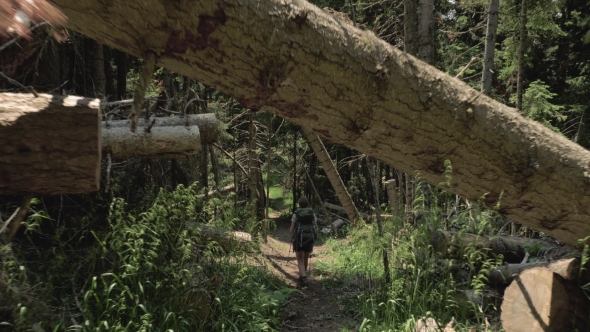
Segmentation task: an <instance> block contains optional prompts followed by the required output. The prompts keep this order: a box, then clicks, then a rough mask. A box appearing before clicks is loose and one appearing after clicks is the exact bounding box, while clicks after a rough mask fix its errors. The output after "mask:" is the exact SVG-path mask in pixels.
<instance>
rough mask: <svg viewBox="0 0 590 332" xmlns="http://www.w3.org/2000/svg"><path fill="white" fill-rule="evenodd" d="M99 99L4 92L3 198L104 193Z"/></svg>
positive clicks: (0, 109)
mask: <svg viewBox="0 0 590 332" xmlns="http://www.w3.org/2000/svg"><path fill="white" fill-rule="evenodd" d="M100 116H101V115H100V101H99V100H98V99H93V98H83V97H74V96H56V95H48V94H38V97H35V95H33V94H28V93H25V94H23V93H0V195H17V194H18V195H20V194H39V195H57V194H78V193H88V192H93V191H97V190H98V189H99V178H100V160H101V148H100V146H101V125H100Z"/></svg>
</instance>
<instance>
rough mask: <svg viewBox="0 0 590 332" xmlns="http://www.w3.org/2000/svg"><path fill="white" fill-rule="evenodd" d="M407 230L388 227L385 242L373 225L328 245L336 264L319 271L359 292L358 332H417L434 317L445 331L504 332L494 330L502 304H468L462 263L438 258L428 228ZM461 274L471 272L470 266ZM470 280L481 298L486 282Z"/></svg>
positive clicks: (351, 307)
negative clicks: (388, 280)
mask: <svg viewBox="0 0 590 332" xmlns="http://www.w3.org/2000/svg"><path fill="white" fill-rule="evenodd" d="M402 224H403V223H402V222H401V221H399V220H397V221H396V220H389V221H387V222H385V223H384V233H385V234H384V236H383V237H379V236H378V233H377V227H376V225H368V226H366V227H364V228H362V229H360V230H353V231H351V233H350V234H349V237H348V239H347V240H346V241H341V240H334V239H331V240H328V244H329V246H330V247H331V248H332V250H331V252H329V253H327V254H328V255H331V256H333V259H331V260H325V261H324V263H322V264H319V263H318V264H317V265H316V269H317V270H319V273H320V274H321V275H323V276H326V277H328V278H333V279H334V280H335V281H337V282H339V283H341V284H343V285H347V286H348V287H351V286H352V287H356V289H357V290H358V294H357V295H356V296H354V297H352V298H351V299H349V301H348V303H347V304H346V307H347V309H346V310H348V312H349V315H350V316H353V317H356V320H357V321H358V322H359V324H360V326H359V327H358V328H355V330H358V331H408V332H409V331H412V332H414V331H416V324H417V322H418V321H419V320H420V318H422V317H432V318H434V319H435V320H436V321H437V322H439V323H440V324H441V325H442V326H445V325H446V324H447V323H449V322H451V321H453V322H454V324H453V328H454V329H455V331H470V329H472V328H475V329H476V330H477V331H488V330H492V329H493V330H498V329H497V328H494V327H493V325H494V324H493V323H494V322H496V323H497V311H496V307H495V305H496V304H495V303H485V301H484V303H479V304H478V303H475V302H472V301H470V300H469V299H468V298H466V297H465V296H464V295H463V294H462V293H461V292H460V291H458V290H457V289H458V288H460V286H464V285H461V283H463V280H460V277H459V276H458V275H457V273H456V271H457V263H456V262H454V261H452V260H443V259H441V258H440V257H439V255H437V254H436V253H433V252H432V250H431V249H430V247H429V244H428V231H427V229H426V227H423V228H421V227H418V228H413V229H410V228H402V226H401V225H402ZM383 249H385V250H386V251H387V253H388V258H389V264H390V274H391V283H390V284H386V283H385V276H384V270H383ZM479 265H480V266H481V264H479ZM460 270H463V271H464V272H467V273H468V272H469V271H470V269H469V266H467V265H465V266H460ZM468 278H470V279H471V282H470V283H467V287H468V288H469V286H471V287H470V288H471V289H470V290H469V291H471V292H473V293H476V294H478V292H479V293H481V291H482V289H481V283H478V282H477V280H478V278H481V276H480V275H478V274H477V273H474V274H472V275H470V274H468ZM474 281H475V282H474ZM489 322H492V324H491V325H490V323H489ZM495 325H496V326H498V324H495ZM351 331H352V330H351ZM471 331H473V330H471Z"/></svg>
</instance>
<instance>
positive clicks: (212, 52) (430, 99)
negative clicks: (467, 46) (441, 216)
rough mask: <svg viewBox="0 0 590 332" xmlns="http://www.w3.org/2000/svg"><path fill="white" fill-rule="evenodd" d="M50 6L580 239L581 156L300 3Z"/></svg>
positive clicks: (71, 20) (364, 149)
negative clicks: (449, 176)
mask: <svg viewBox="0 0 590 332" xmlns="http://www.w3.org/2000/svg"><path fill="white" fill-rule="evenodd" d="M54 2H55V3H56V4H57V5H58V6H59V7H60V9H62V10H63V11H64V13H65V14H66V16H67V17H68V25H69V27H70V28H72V29H74V30H76V31H79V32H81V33H84V34H86V35H88V36H90V37H92V38H95V39H96V40H97V41H99V42H101V43H104V44H107V45H110V46H112V47H117V48H118V49H121V50H124V51H125V52H128V53H130V54H133V55H135V56H139V57H145V56H146V55H147V54H148V51H149V52H155V53H156V54H157V55H158V56H157V65H158V66H162V67H166V68H168V69H170V70H172V71H174V72H182V73H183V74H184V75H187V76H189V77H194V78H197V79H199V81H200V82H203V83H204V84H207V85H209V86H212V87H215V88H217V89H219V90H221V91H223V92H226V93H228V94H230V95H232V96H234V97H236V99H238V100H239V101H240V102H241V103H242V105H244V106H246V107H251V108H253V109H260V110H263V111H270V112H272V113H274V114H277V115H280V116H282V117H284V118H285V119H287V120H289V121H290V122H292V123H294V124H297V125H301V126H305V127H308V128H310V129H312V130H313V131H315V132H316V133H318V134H320V135H322V137H324V138H327V139H328V140H329V141H330V142H332V143H334V144H342V145H346V146H349V147H351V148H354V149H355V150H357V151H360V152H361V153H365V154H367V155H370V156H373V157H376V158H378V159H379V160H381V161H382V162H385V163H387V164H389V165H394V166H395V167H396V168H397V169H399V170H402V171H404V172H414V171H415V170H419V171H420V174H421V178H422V179H423V180H425V181H428V182H429V183H432V184H438V183H440V182H441V181H442V180H443V178H442V175H443V172H444V161H445V160H449V161H451V163H452V165H453V186H452V188H451V189H450V190H452V192H454V193H456V194H460V195H462V196H464V197H466V198H469V199H473V200H477V199H479V198H482V197H483V199H482V202H483V203H484V204H486V205H487V206H489V207H494V206H497V207H498V208H499V210H500V212H502V213H503V214H505V215H506V216H507V217H508V218H510V219H513V220H516V221H518V222H521V223H523V224H525V225H527V226H530V227H532V228H534V229H536V230H538V231H541V232H544V233H545V234H547V235H550V236H553V237H555V238H557V239H559V240H561V241H562V242H565V243H568V244H571V245H578V239H580V238H584V237H587V236H588V235H590V209H589V208H588V207H589V206H590V152H589V151H586V150H585V149H583V148H582V147H580V146H579V145H577V144H575V143H572V142H570V141H568V140H567V138H565V137H562V136H560V135H559V134H556V133H554V132H552V131H551V130H550V129H548V128H545V127H544V126H543V125H541V124H539V123H536V122H534V121H532V120H530V119H525V118H524V117H523V116H522V115H521V114H519V113H518V112H517V111H516V110H514V109H513V108H510V107H508V106H505V105H502V104H501V103H499V102H497V101H495V100H493V99H491V98H489V97H486V96H485V95H481V94H480V92H479V91H476V90H474V89H472V88H470V87H469V86H468V85H467V84H465V83H463V82H461V81H460V80H459V79H456V78H452V77H449V76H448V75H446V74H444V73H442V72H440V71H438V70H436V69H435V68H433V67H431V66H428V65H426V64H424V63H423V62H421V61H420V60H417V59H415V58H414V57H412V56H410V55H408V54H406V53H403V52H402V51H400V50H398V49H397V48H395V47H394V46H392V45H389V44H387V43H386V42H384V41H382V40H379V39H378V38H377V37H376V36H375V35H374V34H373V33H372V32H370V31H361V30H359V29H356V28H354V27H353V26H351V25H349V24H347V23H345V22H337V21H336V20H335V19H334V18H333V17H331V16H329V15H328V14H327V13H325V12H324V11H322V10H321V9H319V8H317V7H315V6H313V5H311V4H309V3H307V2H305V1H299V0H291V1H288V2H284V1H278V0H256V1H254V0H244V1H240V2H237V1H235V0H227V1H224V2H218V1H213V0H201V1H187V2H182V3H176V2H170V1H165V0H149V1H145V2H135V1H133V2H130V1H124V0H111V1H108V2H102V1H91V0H75V1H74V0H54ZM246 27H247V28H246ZM114 31H117V33H114ZM310 87H314V88H310ZM316 87H322V88H316Z"/></svg>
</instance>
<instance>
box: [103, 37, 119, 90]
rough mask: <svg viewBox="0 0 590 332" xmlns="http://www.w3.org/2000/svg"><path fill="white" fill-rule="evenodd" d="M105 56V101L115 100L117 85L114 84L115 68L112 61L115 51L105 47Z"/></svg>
mask: <svg viewBox="0 0 590 332" xmlns="http://www.w3.org/2000/svg"><path fill="white" fill-rule="evenodd" d="M103 51H104V52H103V55H104V78H105V81H106V82H105V86H104V93H105V97H106V98H105V100H113V99H115V94H116V91H115V84H114V75H113V67H112V66H111V59H112V54H113V50H111V49H110V48H109V47H106V46H105V47H103Z"/></svg>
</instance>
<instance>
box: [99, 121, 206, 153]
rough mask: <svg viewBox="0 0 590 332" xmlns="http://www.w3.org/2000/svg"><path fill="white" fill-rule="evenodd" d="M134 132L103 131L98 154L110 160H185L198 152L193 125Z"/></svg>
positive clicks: (120, 130)
mask: <svg viewBox="0 0 590 332" xmlns="http://www.w3.org/2000/svg"><path fill="white" fill-rule="evenodd" d="M138 129H139V130H137V131H136V132H135V133H133V132H132V131H131V130H129V128H128V127H110V128H104V129H103V132H102V151H103V153H105V154H106V153H110V154H111V157H112V158H118V159H123V158H162V159H174V158H186V157H187V156H191V155H194V154H196V153H197V152H199V150H200V149H201V137H200V134H199V127H197V126H190V127H185V126H166V127H162V126H158V127H152V128H151V129H150V131H149V132H147V131H146V130H145V129H146V128H145V127H143V128H142V127H139V128H138Z"/></svg>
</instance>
